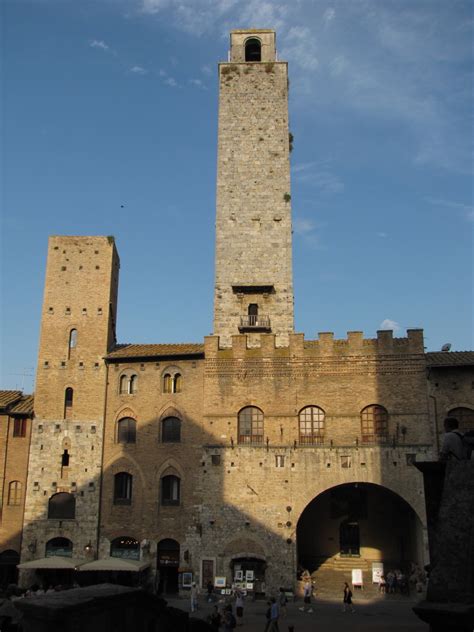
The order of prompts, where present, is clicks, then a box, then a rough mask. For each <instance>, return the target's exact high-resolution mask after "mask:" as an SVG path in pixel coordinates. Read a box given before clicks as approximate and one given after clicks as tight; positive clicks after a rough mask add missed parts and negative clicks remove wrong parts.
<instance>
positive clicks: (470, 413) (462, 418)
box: [447, 407, 474, 432]
mask: <svg viewBox="0 0 474 632" xmlns="http://www.w3.org/2000/svg"><path fill="white" fill-rule="evenodd" d="M447 416H448V417H454V418H455V419H457V420H458V422H459V430H461V431H462V432H465V431H466V430H472V429H474V410H473V409H472V408H467V407H459V408H453V409H452V410H450V411H449V413H448V415H447Z"/></svg>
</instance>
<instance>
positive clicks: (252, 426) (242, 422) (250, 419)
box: [238, 406, 263, 443]
mask: <svg viewBox="0 0 474 632" xmlns="http://www.w3.org/2000/svg"><path fill="white" fill-rule="evenodd" d="M238 432H239V435H238V436H239V443H263V413H262V411H261V410H260V409H259V408H256V407H255V406H247V408H242V410H241V411H240V413H239V430H238Z"/></svg>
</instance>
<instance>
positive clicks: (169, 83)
mask: <svg viewBox="0 0 474 632" xmlns="http://www.w3.org/2000/svg"><path fill="white" fill-rule="evenodd" d="M164 84H165V85H166V86H170V87H171V88H177V87H178V82H177V81H176V79H175V78H174V77H167V78H166V79H165V80H164Z"/></svg>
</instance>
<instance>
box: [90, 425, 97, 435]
mask: <svg viewBox="0 0 474 632" xmlns="http://www.w3.org/2000/svg"><path fill="white" fill-rule="evenodd" d="M96 432H97V427H96V426H91V434H95V433H96Z"/></svg>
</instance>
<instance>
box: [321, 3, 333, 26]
mask: <svg viewBox="0 0 474 632" xmlns="http://www.w3.org/2000/svg"><path fill="white" fill-rule="evenodd" d="M335 17H336V11H335V9H333V7H328V8H327V9H326V11H325V12H324V13H323V21H324V26H325V27H327V26H329V24H330V23H331V22H332V21H333V20H334V18H335Z"/></svg>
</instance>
